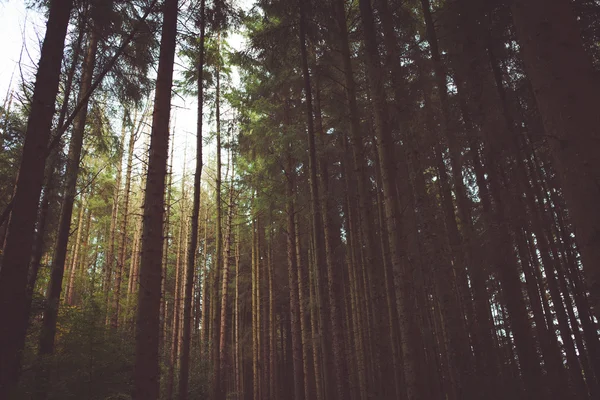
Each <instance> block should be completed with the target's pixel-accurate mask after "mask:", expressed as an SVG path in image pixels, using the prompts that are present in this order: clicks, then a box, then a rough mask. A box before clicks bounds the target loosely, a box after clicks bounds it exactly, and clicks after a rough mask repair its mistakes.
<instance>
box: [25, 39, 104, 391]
mask: <svg viewBox="0 0 600 400" xmlns="http://www.w3.org/2000/svg"><path fill="white" fill-rule="evenodd" d="M97 48H98V36H97V34H96V33H95V31H94V30H93V28H92V30H91V32H90V36H89V39H88V47H87V52H86V57H85V60H84V63H83V72H82V78H81V85H80V87H79V99H83V98H84V96H85V94H86V93H88V92H89V90H90V87H91V85H92V77H93V74H94V66H95V64H96V51H97ZM87 109H88V107H87V103H84V105H83V106H82V107H81V109H80V111H79V113H78V114H77V118H76V119H75V122H74V125H73V132H72V133H71V141H70V143H69V153H68V155H67V166H66V172H65V179H66V182H65V189H64V190H65V193H64V198H63V202H62V205H61V211H60V218H59V222H58V234H57V239H56V245H55V248H54V255H53V257H52V272H51V275H50V282H49V283H48V290H47V293H46V300H47V303H46V307H45V310H44V318H43V320H42V331H41V333H40V342H39V349H38V356H39V357H40V359H43V358H44V357H45V356H47V355H50V354H52V353H54V340H55V336H56V321H57V317H58V308H59V305H60V295H61V291H62V283H63V276H64V272H65V262H66V256H67V246H68V242H69V234H70V227H71V217H72V214H73V204H74V202H75V197H76V195H77V176H78V175H79V163H80V161H81V160H80V158H81V150H82V147H83V135H84V131H85V123H86V120H87ZM47 374H48V370H47V368H46V366H45V365H42V366H41V369H40V370H39V371H38V375H37V377H36V381H37V385H38V386H37V388H36V398H38V399H43V398H45V397H46V395H47V393H46V392H47V389H46V386H47V382H46V381H47V379H48V376H47Z"/></svg>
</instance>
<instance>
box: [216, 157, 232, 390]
mask: <svg viewBox="0 0 600 400" xmlns="http://www.w3.org/2000/svg"><path fill="white" fill-rule="evenodd" d="M232 165H233V162H232ZM233 175H234V173H233V168H232V171H231V184H230V187H229V199H228V204H227V222H226V226H225V237H224V239H225V246H224V247H225V248H224V254H223V278H222V279H223V282H222V285H221V326H220V338H219V358H220V360H219V371H218V373H219V375H220V376H219V379H218V381H219V384H220V387H219V388H218V391H219V393H218V394H219V397H218V398H217V400H218V399H223V400H225V397H226V395H227V385H226V383H227V382H226V380H225V378H226V374H225V370H226V368H227V347H226V345H227V303H228V301H229V300H228V289H229V260H230V258H231V228H232V224H233Z"/></svg>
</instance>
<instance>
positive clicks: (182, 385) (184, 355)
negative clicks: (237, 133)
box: [179, 0, 206, 400]
mask: <svg viewBox="0 0 600 400" xmlns="http://www.w3.org/2000/svg"><path fill="white" fill-rule="evenodd" d="M204 7H205V0H202V1H201V3H200V55H199V57H198V65H197V67H196V74H197V82H198V84H197V86H198V119H197V123H196V170H195V171H194V200H193V205H192V215H191V219H190V226H191V234H190V243H189V247H188V252H187V258H186V271H187V272H186V275H185V279H186V281H185V293H184V305H183V340H182V349H181V359H180V371H179V399H180V400H187V399H188V390H189V389H188V387H189V369H190V340H191V321H192V288H193V284H194V279H193V278H194V271H195V267H196V254H197V252H198V218H199V215H200V183H201V182H200V180H201V178H202V121H203V118H202V107H203V106H204V35H205V18H204ZM205 245H206V242H205ZM205 251H206V249H205Z"/></svg>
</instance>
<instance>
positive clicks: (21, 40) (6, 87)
mask: <svg viewBox="0 0 600 400" xmlns="http://www.w3.org/2000/svg"><path fill="white" fill-rule="evenodd" d="M24 3H25V2H24V0H0V38H4V39H3V40H0V101H1V102H2V103H0V104H4V101H5V99H6V96H7V95H8V94H9V93H10V90H11V89H12V90H14V91H15V92H18V87H19V85H20V82H21V81H22V76H23V77H24V78H25V80H26V81H32V80H33V78H34V76H35V71H36V65H37V61H38V59H39V53H40V46H41V42H42V40H43V37H44V33H45V24H46V20H45V18H44V16H43V15H41V14H40V13H39V12H37V11H36V10H29V9H27V8H26V6H25V4H24ZM238 3H239V5H240V6H241V7H243V8H244V9H246V10H247V9H249V8H250V5H251V3H252V1H251V0H239V1H238ZM228 42H229V46H230V47H232V48H233V49H236V50H239V49H242V48H243V46H244V38H243V36H242V35H241V34H240V33H233V34H231V35H230V37H229V39H228ZM182 63H183V61H182V60H176V63H175V64H176V71H175V79H177V78H178V76H179V71H181V67H178V66H177V65H181V64H182ZM19 65H20V66H19ZM232 78H233V81H234V84H235V83H236V82H237V81H238V79H237V72H236V71H234V74H233V77H232ZM196 108H197V102H196V101H195V98H193V97H185V96H179V95H177V96H174V97H173V99H172V115H171V120H172V126H173V127H174V129H175V139H174V142H173V143H171V145H172V146H174V153H175V156H174V160H173V171H174V172H175V175H177V176H181V174H182V172H183V170H184V161H185V169H186V170H187V171H188V173H189V171H192V170H193V166H194V165H195V156H194V155H195V143H196V135H195V131H196V115H197V111H196ZM207 111H208V108H207V107H206V106H205V112H207ZM206 115H208V113H207V114H206ZM113 127H114V130H115V132H120V118H115V121H114V123H113ZM204 129H205V132H208V130H209V129H211V127H210V126H208V125H206V126H205V128H204ZM138 145H140V143H138ZM211 147H212V146H210V145H209V146H208V149H205V154H206V153H208V155H209V156H210V153H211ZM186 148H187V150H186ZM206 150H208V151H206ZM207 158H208V157H207ZM205 162H206V161H205Z"/></svg>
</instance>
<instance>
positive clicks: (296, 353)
mask: <svg viewBox="0 0 600 400" xmlns="http://www.w3.org/2000/svg"><path fill="white" fill-rule="evenodd" d="M285 175H286V197H287V201H286V213H287V261H288V282H289V288H290V319H291V321H290V322H291V332H290V333H291V336H292V354H291V356H292V363H293V368H294V400H303V399H304V396H305V393H304V392H305V390H306V389H307V387H306V386H307V385H306V384H305V379H306V378H305V377H304V376H303V375H304V373H307V372H308V371H306V370H304V369H303V355H302V351H303V344H304V343H303V342H302V331H301V318H302V317H303V316H302V315H301V314H300V305H299V292H298V290H299V279H301V278H299V276H298V275H299V268H298V267H299V266H298V265H297V259H296V240H297V238H296V226H295V215H294V212H295V211H294V186H295V184H294V172H293V164H292V157H291V155H290V154H289V153H288V155H287V168H286V173H285ZM303 385H304V386H303ZM303 389H304V390H303ZM306 395H309V393H306Z"/></svg>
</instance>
